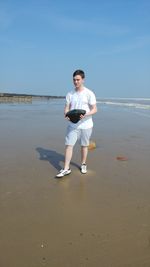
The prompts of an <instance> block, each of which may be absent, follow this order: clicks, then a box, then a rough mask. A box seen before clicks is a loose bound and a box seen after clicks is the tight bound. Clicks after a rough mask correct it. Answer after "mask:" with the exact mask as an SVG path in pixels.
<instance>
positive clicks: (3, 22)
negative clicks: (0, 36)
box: [0, 8, 14, 31]
mask: <svg viewBox="0 0 150 267" xmlns="http://www.w3.org/2000/svg"><path fill="white" fill-rule="evenodd" d="M13 19H14V18H13V16H12V15H11V14H10V13H9V12H8V11H7V10H6V9H5V8H0V30H1V31H5V30H7V29H8V28H9V27H10V26H11V25H12V23H13Z"/></svg>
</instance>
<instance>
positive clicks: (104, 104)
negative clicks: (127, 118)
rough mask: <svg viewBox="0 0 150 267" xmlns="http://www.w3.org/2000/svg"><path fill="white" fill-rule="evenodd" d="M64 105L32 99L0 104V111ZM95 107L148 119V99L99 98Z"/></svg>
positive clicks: (149, 101) (55, 100)
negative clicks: (130, 113) (122, 111)
mask: <svg viewBox="0 0 150 267" xmlns="http://www.w3.org/2000/svg"><path fill="white" fill-rule="evenodd" d="M64 104H65V99H59V98H57V99H55V98H54V99H53V98H50V99H43V100H39V99H37V100H36V99H34V100H33V101H32V102H31V103H28V102H27V103H25V102H14V103H12V102H11V103H0V111H2V110H3V111H4V110H13V109H15V110H21V109H22V108H23V109H25V110H28V111H29V110H34V109H37V108H38V110H39V111H40V110H43V109H44V110H45V109H51V107H55V109H56V110H59V109H60V107H61V106H63V105H64ZM97 105H98V106H100V107H101V109H109V110H114V109H119V110H124V111H129V112H134V113H136V114H137V115H139V116H145V117H147V118H150V98H119V97H117V98H115V97H111V98H101V97H97Z"/></svg>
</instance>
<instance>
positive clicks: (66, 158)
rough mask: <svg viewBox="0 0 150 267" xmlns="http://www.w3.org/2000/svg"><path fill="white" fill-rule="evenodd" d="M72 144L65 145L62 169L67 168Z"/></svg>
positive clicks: (70, 157)
mask: <svg viewBox="0 0 150 267" xmlns="http://www.w3.org/2000/svg"><path fill="white" fill-rule="evenodd" d="M72 152H73V146H70V145H66V149H65V163H64V170H68V169H69V166H70V161H71V159H72Z"/></svg>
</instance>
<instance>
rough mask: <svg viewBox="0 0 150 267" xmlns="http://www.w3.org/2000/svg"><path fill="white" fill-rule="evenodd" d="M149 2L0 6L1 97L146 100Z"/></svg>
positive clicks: (47, 0) (31, 0)
mask: <svg viewBox="0 0 150 267" xmlns="http://www.w3.org/2000/svg"><path fill="white" fill-rule="evenodd" d="M149 14H150V1H149V0H103V1H102V0H80V1H79V0H76V1H71V0H69V1H68V0H55V1H54V0H53V1H52V0H36V1H35V0H24V1H21V0H19V1H18V0H13V1H12V0H11V1H10V0H0V92H8V93H27V94H44V95H57V96H59V95H63V96H64V95H66V93H67V92H68V91H70V90H72V89H73V84H72V73H73V72H74V71H75V70H76V69H83V70H84V71H85V75H86V79H85V86H86V87H88V88H89V89H91V90H93V91H94V92H95V94H96V96H98V97H150V15H149Z"/></svg>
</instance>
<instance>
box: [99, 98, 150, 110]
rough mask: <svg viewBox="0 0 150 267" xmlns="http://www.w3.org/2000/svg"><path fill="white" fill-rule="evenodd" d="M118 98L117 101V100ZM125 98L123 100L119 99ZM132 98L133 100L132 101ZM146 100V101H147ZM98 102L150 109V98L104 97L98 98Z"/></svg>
mask: <svg viewBox="0 0 150 267" xmlns="http://www.w3.org/2000/svg"><path fill="white" fill-rule="evenodd" d="M115 100H116V101H115ZM119 100H123V101H119ZM131 100H132V101H131ZM145 102H146V103H145ZM97 103H99V104H104V105H111V106H121V107H128V108H135V109H145V110H150V99H147V98H146V99H145V98H140V99H139V98H138V99H137V98H136V99H135V98H134V99H131V98H130V99H129V98H117V99H116V98H114V99H113V98H111V99H109V100H106V99H102V100H98V101H97Z"/></svg>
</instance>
